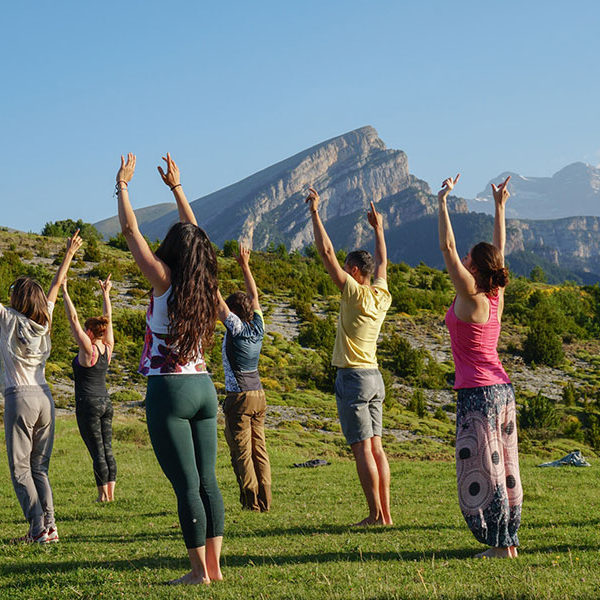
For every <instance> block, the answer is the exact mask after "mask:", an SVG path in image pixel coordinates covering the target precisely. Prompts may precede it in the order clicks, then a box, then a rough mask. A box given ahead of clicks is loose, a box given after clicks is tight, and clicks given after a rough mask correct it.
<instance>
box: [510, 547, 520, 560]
mask: <svg viewBox="0 0 600 600" xmlns="http://www.w3.org/2000/svg"><path fill="white" fill-rule="evenodd" d="M508 550H509V552H510V553H511V558H517V556H519V553H518V552H517V547H516V546H511V547H510V548H509V549H508Z"/></svg>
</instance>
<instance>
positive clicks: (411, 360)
mask: <svg viewBox="0 0 600 600" xmlns="http://www.w3.org/2000/svg"><path fill="white" fill-rule="evenodd" d="M381 347H382V349H383V350H384V351H385V352H387V353H389V355H390V357H389V359H388V360H387V361H386V362H387V363H388V365H389V366H391V367H392V369H393V370H394V372H395V373H396V374H397V375H399V376H400V377H404V378H405V379H409V380H411V379H416V378H419V377H420V376H421V374H422V373H423V370H424V368H425V357H426V355H427V352H426V351H425V350H422V349H420V348H413V347H412V346H411V345H410V342H409V341H408V340H407V339H406V338H404V337H402V336H401V335H398V334H396V333H394V334H393V335H391V336H389V337H386V338H384V340H383V342H382V344H381Z"/></svg>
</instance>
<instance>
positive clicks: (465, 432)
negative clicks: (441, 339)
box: [438, 175, 523, 558]
mask: <svg viewBox="0 0 600 600" xmlns="http://www.w3.org/2000/svg"><path fill="white" fill-rule="evenodd" d="M459 177H460V175H457V176H456V177H455V178H454V179H453V178H449V179H446V180H444V182H443V184H442V189H441V190H440V191H439V192H438V201H439V219H438V225H439V236H440V248H441V250H442V254H443V255H444V262H445V263H446V268H447V270H448V274H449V275H450V278H451V279H452V283H453V284H454V288H455V290H456V297H455V298H454V302H453V303H452V306H451V307H450V308H449V310H448V312H447V314H446V325H447V326H448V330H449V332H450V341H451V345H452V355H453V357H454V365H455V371H456V380H455V385H454V389H456V390H457V392H458V397H457V403H456V473H457V480H458V498H459V503H460V508H461V511H462V513H463V516H464V518H465V521H466V522H467V524H468V526H469V528H470V529H471V531H472V533H473V535H474V536H475V538H476V539H477V540H478V541H480V542H481V543H483V544H486V545H488V546H490V548H489V549H488V550H486V551H485V552H481V553H480V554H478V555H477V556H478V557H486V558H514V557H516V556H517V546H518V545H519V538H518V536H517V530H518V528H519V524H520V522H521V504H522V502H523V489H522V487H521V478H520V476H519V458H518V451H517V430H516V410H515V394H514V390H513V387H512V384H511V383H510V379H509V378H508V376H507V375H506V372H505V371H504V369H503V367H502V364H501V363H500V359H499V357H498V351H497V346H498V338H499V336H500V322H501V318H502V311H503V308H504V288H505V287H506V285H507V284H508V271H507V269H506V267H505V266H504V246H505V241H506V224H505V220H506V219H505V205H506V201H507V200H508V197H509V195H510V194H509V192H508V188H507V185H508V181H509V180H510V177H507V178H506V180H505V181H504V182H503V183H501V184H500V185H499V186H496V185H494V184H492V191H493V196H494V203H495V218H494V236H493V243H492V244H488V243H487V242H479V243H478V244H476V245H475V246H473V248H471V250H470V251H469V253H468V254H467V256H465V258H464V259H462V260H461V259H460V256H459V254H458V251H457V249H456V242H455V239H454V233H453V231H452V225H451V223H450V216H449V215H448V208H447V205H446V199H447V197H448V194H449V193H450V191H451V190H452V189H453V188H454V186H455V185H456V183H457V182H458V179H459Z"/></svg>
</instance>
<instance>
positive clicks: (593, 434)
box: [585, 414, 600, 450]
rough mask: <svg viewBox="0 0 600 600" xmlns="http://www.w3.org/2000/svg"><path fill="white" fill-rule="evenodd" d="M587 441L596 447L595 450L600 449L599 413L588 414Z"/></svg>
mask: <svg viewBox="0 0 600 600" xmlns="http://www.w3.org/2000/svg"><path fill="white" fill-rule="evenodd" d="M585 441H586V442H587V443H588V444H589V445H590V446H591V447H592V448H594V450H600V417H598V415H594V414H591V415H589V416H588V427H587V429H586V432H585Z"/></svg>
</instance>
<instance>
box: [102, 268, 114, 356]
mask: <svg viewBox="0 0 600 600" xmlns="http://www.w3.org/2000/svg"><path fill="white" fill-rule="evenodd" d="M110 276H111V273H109V274H108V277H107V278H106V279H105V280H104V281H102V279H99V280H98V284H99V285H100V289H101V290H102V313H103V314H104V316H105V317H106V318H107V319H108V325H107V326H106V331H105V332H104V337H103V338H102V341H103V342H104V345H105V346H107V347H108V349H109V353H108V360H109V362H110V357H111V355H112V351H113V348H114V347H115V336H114V333H113V323H112V304H111V302H110V290H111V289H112V281H111V280H110Z"/></svg>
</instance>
